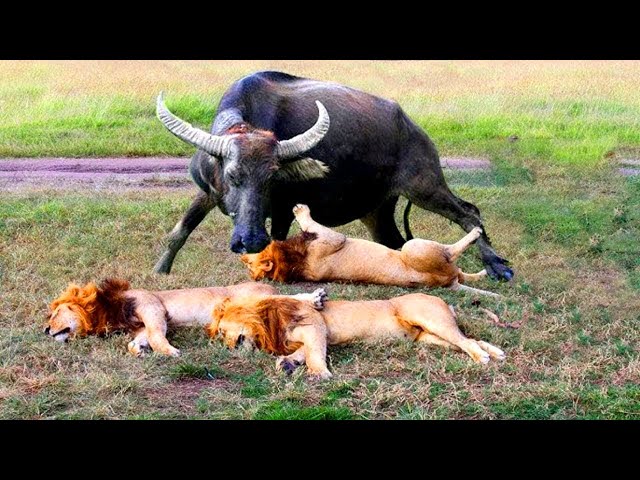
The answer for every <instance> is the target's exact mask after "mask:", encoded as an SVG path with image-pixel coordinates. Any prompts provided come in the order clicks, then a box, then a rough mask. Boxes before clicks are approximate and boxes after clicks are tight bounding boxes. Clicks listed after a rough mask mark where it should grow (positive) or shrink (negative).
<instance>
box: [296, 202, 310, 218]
mask: <svg viewBox="0 0 640 480" xmlns="http://www.w3.org/2000/svg"><path fill="white" fill-rule="evenodd" d="M293 214H294V215H295V216H296V217H299V216H301V215H309V214H310V211H309V207H308V206H306V205H303V204H302V203H299V204H297V205H296V206H295V207H293Z"/></svg>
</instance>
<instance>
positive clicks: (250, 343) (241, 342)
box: [218, 318, 256, 350]
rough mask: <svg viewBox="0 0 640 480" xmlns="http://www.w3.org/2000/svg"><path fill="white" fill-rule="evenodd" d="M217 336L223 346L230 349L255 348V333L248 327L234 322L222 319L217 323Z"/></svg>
mask: <svg viewBox="0 0 640 480" xmlns="http://www.w3.org/2000/svg"><path fill="white" fill-rule="evenodd" d="M218 335H220V337H221V338H222V341H223V342H224V344H225V345H226V346H227V347H228V348H231V349H236V348H241V347H242V348H244V349H246V350H254V349H255V348H256V336H255V332H254V331H253V329H252V328H251V326H250V325H247V324H245V323H243V322H238V321H235V320H227V319H224V318H223V319H222V320H221V321H220V322H219V323H218Z"/></svg>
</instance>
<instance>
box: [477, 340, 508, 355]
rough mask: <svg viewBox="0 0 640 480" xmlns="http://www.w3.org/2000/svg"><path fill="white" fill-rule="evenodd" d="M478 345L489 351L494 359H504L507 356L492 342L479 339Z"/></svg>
mask: <svg viewBox="0 0 640 480" xmlns="http://www.w3.org/2000/svg"><path fill="white" fill-rule="evenodd" d="M478 345H480V348H482V349H483V350H484V351H485V352H487V353H488V354H489V355H490V356H491V358H493V359H494V360H504V359H505V358H507V355H506V353H504V352H503V351H502V350H500V349H499V348H498V347H496V346H495V345H491V344H490V343H488V342H484V341H482V340H478Z"/></svg>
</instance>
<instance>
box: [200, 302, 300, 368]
mask: <svg viewBox="0 0 640 480" xmlns="http://www.w3.org/2000/svg"><path fill="white" fill-rule="evenodd" d="M223 316H226V317H227V318H229V319H235V320H236V321H238V322H239V323H241V324H244V325H246V327H247V328H248V329H251V330H252V331H253V334H254V339H255V344H256V347H257V348H259V349H260V350H265V351H267V352H269V353H272V354H275V355H288V354H290V353H293V352H295V351H296V350H297V349H298V348H300V347H301V346H302V344H301V343H299V342H291V341H289V340H287V331H288V330H290V329H292V328H293V327H294V326H295V325H300V322H301V321H302V320H303V319H304V316H303V315H302V314H301V313H300V303H299V301H298V300H293V299H288V298H278V299H273V298H271V299H264V300H261V301H259V302H257V303H253V302H252V303H250V304H249V305H244V304H242V303H231V302H230V301H229V300H226V301H225V302H223V303H222V304H220V305H218V306H217V307H216V308H215V310H214V312H213V319H214V321H213V322H212V323H211V324H210V325H209V326H208V327H207V331H208V333H209V336H210V337H211V338H214V337H215V336H216V335H217V334H218V324H219V322H220V320H221V319H222V317H223Z"/></svg>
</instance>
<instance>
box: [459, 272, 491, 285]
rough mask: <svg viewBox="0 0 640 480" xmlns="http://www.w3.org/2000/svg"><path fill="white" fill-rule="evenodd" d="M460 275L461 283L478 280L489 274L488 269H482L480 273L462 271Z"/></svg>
mask: <svg viewBox="0 0 640 480" xmlns="http://www.w3.org/2000/svg"><path fill="white" fill-rule="evenodd" d="M459 275H460V276H461V277H462V279H461V283H467V282H477V281H478V280H482V279H483V278H485V277H486V276H487V271H486V270H480V271H479V272H478V273H464V272H462V271H461V272H460V274H459Z"/></svg>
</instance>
